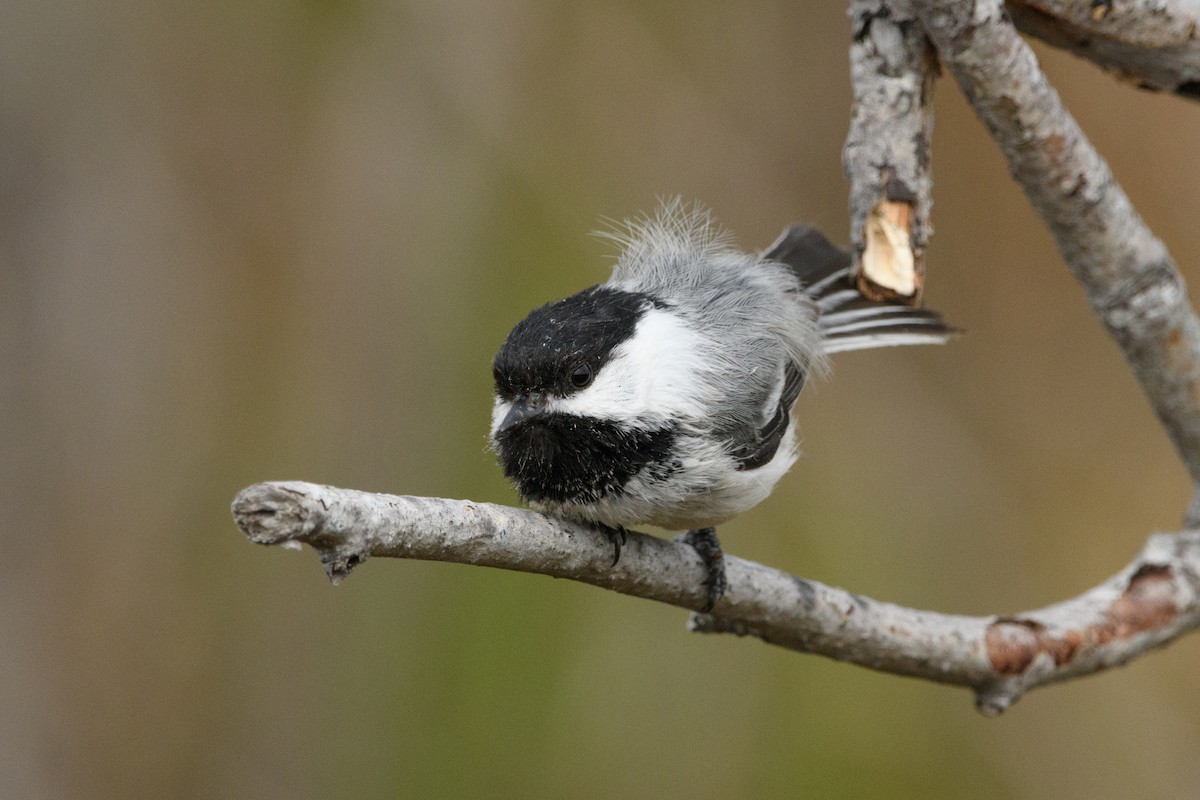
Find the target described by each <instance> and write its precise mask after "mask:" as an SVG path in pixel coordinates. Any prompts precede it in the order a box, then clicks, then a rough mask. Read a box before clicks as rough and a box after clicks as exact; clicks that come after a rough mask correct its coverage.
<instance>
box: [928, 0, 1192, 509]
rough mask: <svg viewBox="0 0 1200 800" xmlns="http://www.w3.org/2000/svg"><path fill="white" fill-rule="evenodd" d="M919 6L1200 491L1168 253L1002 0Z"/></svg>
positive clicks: (1180, 311) (946, 0)
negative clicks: (1068, 106) (1041, 65)
mask: <svg viewBox="0 0 1200 800" xmlns="http://www.w3.org/2000/svg"><path fill="white" fill-rule="evenodd" d="M913 6H914V8H915V9H916V11H917V14H918V15H919V16H920V18H921V20H922V22H923V24H924V25H925V29H926V31H927V33H928V34H929V37H930V39H931V40H932V41H933V43H934V45H935V46H936V47H937V49H938V53H939V55H940V56H941V58H942V61H943V63H944V64H945V65H946V67H947V68H948V69H949V70H950V72H951V73H952V74H953V75H954V77H955V79H956V80H957V81H958V84H959V86H960V87H961V88H962V90H963V93H964V94H965V95H966V96H967V99H968V101H969V102H970V103H971V105H972V106H973V107H974V109H975V113H976V114H977V115H978V116H979V118H980V119H981V120H982V121H983V123H984V125H986V126H987V128H988V131H989V132H990V133H991V135H992V138H993V139H995V141H996V144H997V145H999V147H1000V150H1001V152H1003V154H1004V156H1005V158H1006V159H1007V160H1008V165H1009V169H1010V170H1011V171H1012V174H1013V177H1014V178H1016V180H1017V182H1018V183H1019V184H1020V185H1021V188H1022V189H1024V190H1025V194H1026V196H1027V197H1028V198H1029V201H1030V203H1031V204H1032V205H1033V207H1034V209H1035V210H1036V211H1037V212H1038V214H1039V215H1040V216H1041V218H1042V219H1043V220H1044V221H1045V223H1046V226H1047V227H1048V228H1049V229H1050V233H1051V235H1053V237H1054V240H1055V242H1056V243H1057V245H1058V249H1059V251H1060V252H1061V253H1062V256H1063V259H1064V260H1065V261H1066V263H1067V266H1068V267H1070V269H1071V272H1072V273H1073V274H1074V275H1075V277H1076V279H1077V280H1078V281H1079V282H1080V283H1081V284H1082V285H1083V288H1084V290H1085V292H1086V293H1087V297H1088V301H1089V302H1090V303H1091V305H1092V309H1093V311H1094V312H1095V313H1096V315H1097V316H1098V317H1099V318H1100V320H1101V321H1102V322H1103V323H1104V326H1105V327H1106V328H1107V329H1108V332H1109V333H1110V334H1112V336H1113V338H1115V339H1116V340H1117V343H1118V344H1119V345H1120V346H1121V349H1122V350H1123V351H1124V354H1125V358H1126V359H1127V360H1128V361H1129V363H1130V365H1131V366H1132V368H1133V371H1134V374H1135V375H1136V376H1137V378H1138V381H1139V382H1140V383H1141V385H1142V388H1143V390H1144V391H1145V393H1146V395H1147V397H1148V398H1149V400H1150V404H1151V405H1152V406H1153V408H1154V411H1155V413H1156V414H1157V415H1158V418H1159V420H1160V421H1161V422H1162V424H1163V425H1164V426H1165V427H1166V429H1167V433H1168V434H1169V435H1170V437H1171V441H1172V442H1173V443H1174V445H1175V448H1176V450H1177V451H1178V452H1179V455H1180V456H1181V458H1182V459H1183V461H1184V463H1185V464H1186V466H1187V468H1188V472H1189V473H1190V474H1191V476H1192V480H1193V482H1194V483H1197V484H1200V320H1197V318H1196V313H1195V311H1194V310H1193V309H1192V304H1191V301H1190V300H1189V299H1188V294H1187V289H1186V287H1185V286H1184V281H1183V277H1182V276H1181V275H1180V274H1179V270H1178V269H1177V268H1176V267H1175V263H1174V262H1173V261H1172V260H1171V256H1170V254H1168V253H1167V249H1166V247H1165V246H1163V243H1162V242H1160V241H1159V240H1158V239H1157V238H1155V236H1154V234H1153V233H1151V232H1150V229H1149V228H1148V227H1146V224H1145V223H1144V222H1143V221H1142V219H1141V217H1140V216H1138V213H1137V211H1136V210H1135V209H1134V208H1133V205H1132V204H1131V203H1130V201H1129V198H1128V197H1127V196H1126V194H1125V192H1123V191H1122V190H1121V187H1120V186H1119V185H1118V184H1117V182H1116V180H1115V179H1114V178H1113V175H1112V172H1110V171H1109V168H1108V165H1107V164H1106V163H1105V161H1104V159H1103V158H1101V156H1100V154H1099V153H1097V152H1096V150H1095V148H1094V147H1092V145H1091V143H1090V142H1089V141H1088V140H1087V137H1086V136H1085V135H1084V133H1083V131H1082V130H1080V128H1079V125H1078V124H1077V123H1076V122H1075V120H1074V118H1072V117H1071V115H1070V113H1069V112H1068V111H1067V109H1066V108H1065V107H1064V106H1063V104H1062V101H1061V100H1060V99H1059V96H1058V93H1057V92H1055V91H1054V89H1053V88H1052V87H1051V86H1050V84H1049V83H1048V82H1047V80H1046V77H1045V75H1043V74H1042V72H1041V70H1040V69H1039V68H1038V64H1037V59H1036V58H1035V57H1034V54H1033V51H1032V50H1030V48H1029V46H1028V45H1027V44H1026V43H1025V42H1024V40H1022V39H1021V37H1020V35H1019V34H1018V33H1017V31H1016V29H1015V28H1014V27H1013V25H1012V22H1011V21H1010V20H1009V18H1008V15H1007V14H1006V13H1005V11H1004V6H1003V4H1002V3H1001V2H1000V0H977V1H976V2H973V3H961V2H956V1H955V0H914V3H913ZM1189 516H1190V515H1189ZM1196 521H1197V520H1196V519H1191V520H1190V521H1189V524H1193V523H1194V522H1196Z"/></svg>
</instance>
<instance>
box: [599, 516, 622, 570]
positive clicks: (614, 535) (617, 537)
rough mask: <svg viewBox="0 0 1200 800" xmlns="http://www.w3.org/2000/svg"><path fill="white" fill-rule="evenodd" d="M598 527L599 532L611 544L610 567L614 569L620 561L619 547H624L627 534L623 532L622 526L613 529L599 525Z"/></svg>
mask: <svg viewBox="0 0 1200 800" xmlns="http://www.w3.org/2000/svg"><path fill="white" fill-rule="evenodd" d="M598 527H599V528H600V532H601V533H603V534H604V535H605V536H607V537H608V540H609V541H610V542H612V546H613V560H612V566H614V567H615V566H616V565H617V562H618V561H620V560H621V546H622V545H624V544H625V542H626V540H627V539H628V532H627V531H626V530H625V528H624V526H621V525H618V526H616V527H615V528H614V527H612V526H611V525H600V526H598Z"/></svg>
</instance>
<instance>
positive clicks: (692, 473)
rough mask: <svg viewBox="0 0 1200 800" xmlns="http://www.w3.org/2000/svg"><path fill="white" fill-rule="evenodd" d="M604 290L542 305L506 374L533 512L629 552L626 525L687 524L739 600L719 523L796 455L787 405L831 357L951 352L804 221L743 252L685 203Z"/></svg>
mask: <svg viewBox="0 0 1200 800" xmlns="http://www.w3.org/2000/svg"><path fill="white" fill-rule="evenodd" d="M610 235H611V236H612V238H615V239H616V240H617V241H618V242H619V243H620V244H621V245H622V247H623V252H622V253H621V256H620V258H619V259H618V261H617V264H616V267H615V268H614V269H613V273H612V277H611V278H609V280H608V282H607V283H603V284H600V285H598V286H593V287H591V288H590V289H585V290H583V291H582V292H580V293H579V294H575V295H572V296H571V297H568V298H566V299H564V300H557V301H555V302H552V303H549V304H547V305H544V306H542V307H541V308H538V309H535V310H534V311H533V312H532V313H530V314H529V316H527V317H526V318H525V319H524V320H522V321H521V322H520V323H518V324H517V326H516V327H515V328H513V329H512V332H511V333H509V334H508V338H507V339H506V340H505V342H504V345H503V346H502V347H501V348H500V352H499V353H498V354H497V355H496V358H495V361H494V363H493V366H492V369H493V374H494V377H495V387H496V397H495V404H494V407H493V410H492V427H491V442H492V446H493V448H494V449H495V451H496V453H497V454H498V455H499V460H500V464H501V465H502V467H503V468H504V474H505V475H507V476H508V477H509V478H510V479H512V480H513V481H514V482H515V483H516V486H517V489H518V491H519V492H520V494H521V497H522V498H523V499H524V500H525V501H526V502H527V503H528V504H529V505H530V506H532V507H533V508H535V509H537V510H539V511H542V512H545V513H547V514H550V515H554V516H560V517H564V518H568V519H573V520H579V521H584V522H588V523H592V524H594V525H597V526H599V527H600V529H601V530H603V531H604V532H605V533H606V534H608V536H609V538H610V540H611V541H612V542H613V547H614V558H613V563H614V564H615V563H616V562H617V559H619V558H620V555H621V544H622V543H623V542H624V540H625V528H626V527H627V526H633V525H641V524H650V525H656V526H658V527H662V528H666V529H669V530H683V529H687V530H688V533H687V534H686V535H685V536H684V537H683V540H684V541H686V542H688V543H689V544H691V545H692V546H693V547H695V548H696V550H697V552H698V553H699V554H700V556H701V558H703V559H704V561H705V563H706V564H707V565H708V570H709V577H708V580H707V581H706V582H705V586H706V588H707V590H708V600H709V607H710V608H711V607H712V604H713V603H715V602H716V601H717V600H718V599H720V597H721V595H722V594H723V593H724V590H725V574H724V561H723V556H722V553H721V548H720V544H719V542H718V541H717V538H716V532H715V530H714V526H716V525H719V524H720V523H722V522H725V521H726V520H728V519H730V518H732V517H734V516H736V515H737V514H740V513H741V512H743V511H745V510H747V509H749V508H751V507H752V506H754V505H756V504H758V503H759V502H760V501H762V500H763V499H764V498H765V497H766V496H767V495H768V494H770V492H771V489H772V488H773V487H774V486H775V484H776V482H777V481H778V480H779V479H780V478H781V477H782V476H783V474H784V473H785V472H786V471H787V470H788V468H789V467H790V466H791V465H792V463H793V462H794V461H795V460H796V449H795V442H794V436H795V427H796V425H795V422H794V421H793V420H792V419H791V418H790V414H789V412H790V410H791V407H792V404H793V403H794V402H795V400H796V398H797V396H798V395H799V394H800V389H801V388H802V387H803V386H804V382H805V380H806V379H807V377H808V376H809V375H812V374H820V373H822V372H824V371H825V370H826V368H827V363H826V356H828V355H829V354H831V353H838V352H842V351H845V350H860V349H865V348H873V347H888V346H892V345H908V344H938V343H942V342H945V341H946V339H947V338H948V336H949V335H950V334H951V332H952V331H951V330H950V329H949V328H947V327H946V325H945V324H944V323H943V321H942V319H941V317H940V316H939V315H938V314H937V313H935V312H933V311H927V310H921V309H916V308H911V307H908V306H902V305H895V304H891V303H880V302H873V301H870V300H868V299H866V298H865V297H863V296H862V295H861V294H860V293H859V292H858V291H857V290H856V289H855V288H854V285H853V283H852V281H851V278H850V263H851V262H850V255H849V254H848V253H846V252H845V251H842V250H840V249H838V248H836V247H834V246H833V245H832V244H830V243H829V241H828V240H827V239H826V238H825V237H824V236H822V235H821V234H820V233H819V232H817V231H816V230H814V229H813V228H810V227H808V226H805V225H793V226H792V227H790V228H788V229H787V230H786V231H784V233H783V235H782V236H780V237H779V239H778V240H777V241H776V242H775V243H774V244H773V245H772V246H771V247H770V248H768V249H767V250H766V251H765V252H763V253H759V254H746V253H742V252H739V251H738V250H737V249H735V248H734V247H733V245H732V244H731V242H730V240H729V238H728V237H727V236H726V235H725V234H724V233H722V232H721V231H720V230H719V229H718V228H717V226H716V224H715V222H714V220H713V218H712V216H711V215H710V214H709V213H708V212H706V211H704V210H702V209H699V208H697V207H692V208H688V207H685V206H684V205H683V204H682V203H681V202H679V201H678V200H675V201H671V202H668V203H665V204H663V205H662V206H661V207H660V209H659V210H658V213H657V214H656V215H655V216H654V217H652V218H647V219H644V220H642V221H640V222H636V223H631V224H628V225H627V230H625V231H623V232H622V233H618V234H610Z"/></svg>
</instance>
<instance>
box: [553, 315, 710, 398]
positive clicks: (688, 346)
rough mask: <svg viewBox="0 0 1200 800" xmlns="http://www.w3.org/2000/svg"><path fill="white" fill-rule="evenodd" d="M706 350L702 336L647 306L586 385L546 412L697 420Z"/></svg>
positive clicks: (678, 320) (681, 322) (706, 346)
mask: <svg viewBox="0 0 1200 800" xmlns="http://www.w3.org/2000/svg"><path fill="white" fill-rule="evenodd" d="M709 350H710V348H709V346H708V345H707V343H706V342H705V339H704V337H703V336H701V335H700V334H699V333H697V332H696V331H695V330H693V329H692V328H690V327H689V326H688V325H687V323H686V322H684V321H683V320H681V319H680V318H679V317H678V316H676V315H675V314H673V313H671V312H669V311H664V310H662V309H657V308H652V309H650V310H649V311H647V312H646V313H645V315H644V316H643V317H642V319H641V320H640V321H639V322H638V324H637V328H636V329H635V330H634V334H633V336H632V337H631V338H630V339H629V340H628V341H626V342H624V343H622V344H621V345H619V346H617V347H616V348H615V349H614V350H613V352H612V355H611V356H610V357H609V359H608V361H607V362H606V363H605V364H604V366H603V367H601V368H600V371H599V373H597V375H596V379H595V380H594V381H593V382H592V385H591V386H589V387H587V388H586V389H584V390H582V391H580V392H576V393H575V394H572V395H570V396H569V397H565V398H557V399H555V400H553V401H551V403H550V408H551V409H552V410H554V411H561V412H563V413H566V414H575V415H580V416H590V417H597V418H599V419H610V420H631V419H641V420H646V421H650V420H663V419H667V418H676V417H691V418H694V419H695V418H700V417H702V416H703V415H704V404H703V403H702V402H701V400H702V396H701V395H702V394H703V389H702V386H703V375H704V372H705V371H706V369H707V362H706V359H705V357H704V356H705V353H707V352H708V351H709Z"/></svg>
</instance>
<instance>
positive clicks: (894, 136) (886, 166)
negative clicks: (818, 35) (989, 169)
mask: <svg viewBox="0 0 1200 800" xmlns="http://www.w3.org/2000/svg"><path fill="white" fill-rule="evenodd" d="M850 17H851V20H852V24H853V26H854V31H853V40H852V43H851V45H850V82H851V85H852V86H853V88H854V106H853V111H852V114H851V118H850V132H849V134H848V135H847V137H846V146H845V148H844V150H843V151H842V163H843V166H844V169H845V171H846V176H847V177H848V178H849V179H850V240H851V250H852V251H853V253H854V257H855V265H856V269H855V275H856V279H857V282H858V286H859V289H860V290H861V291H862V292H863V293H864V294H865V295H867V296H868V297H872V298H875V299H889V300H891V299H898V300H903V301H907V302H911V303H913V304H916V303H918V302H919V301H920V299H921V288H922V286H923V283H924V277H925V247H926V245H927V244H928V242H929V236H930V234H931V233H932V226H931V225H930V221H929V213H930V208H931V206H932V204H933V201H932V198H931V196H930V189H931V183H930V177H929V142H930V137H931V136H932V135H933V109H932V107H931V104H932V102H933V79H934V73H935V72H936V70H937V64H936V61H935V59H934V53H933V49H932V47H931V45H930V44H929V40H928V39H927V38H926V37H925V32H924V30H923V29H922V28H921V26H920V25H919V24H918V23H917V19H916V16H915V15H914V14H913V13H912V11H911V10H910V9H909V7H908V5H907V3H903V2H890V1H889V0H853V2H851V4H850Z"/></svg>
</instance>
